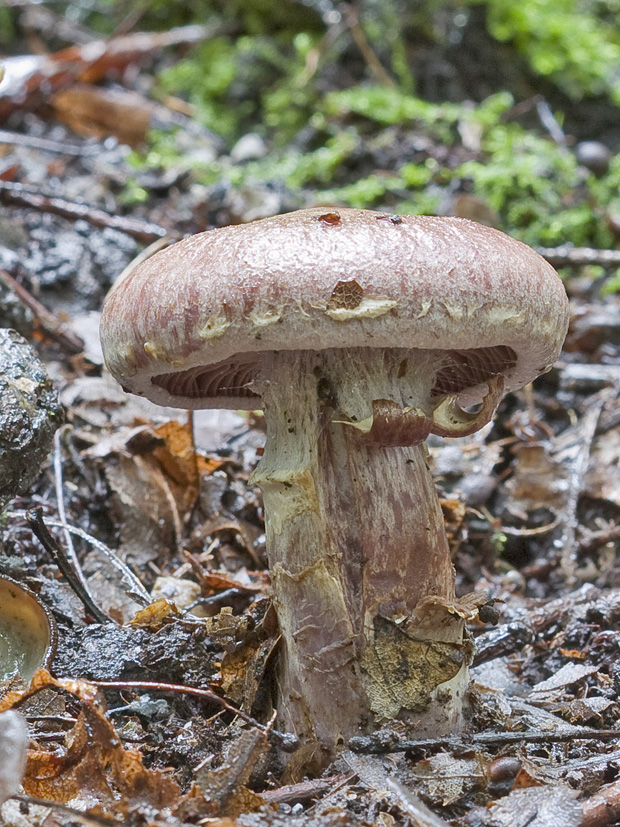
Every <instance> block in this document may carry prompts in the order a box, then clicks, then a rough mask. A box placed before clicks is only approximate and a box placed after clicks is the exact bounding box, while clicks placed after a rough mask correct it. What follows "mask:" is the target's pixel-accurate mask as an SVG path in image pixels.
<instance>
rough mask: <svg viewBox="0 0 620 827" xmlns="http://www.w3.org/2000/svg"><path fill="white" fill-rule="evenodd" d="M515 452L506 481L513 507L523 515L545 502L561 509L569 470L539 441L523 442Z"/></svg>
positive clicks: (546, 504)
mask: <svg viewBox="0 0 620 827" xmlns="http://www.w3.org/2000/svg"><path fill="white" fill-rule="evenodd" d="M513 452H514V455H515V465H514V470H513V475H512V477H511V478H510V479H509V480H507V482H506V489H507V490H508V491H509V493H510V495H511V498H512V499H511V502H510V506H509V507H510V510H511V511H512V512H513V513H515V514H520V515H521V516H523V517H525V516H526V515H527V513H528V511H530V510H532V509H536V508H541V507H543V506H544V507H547V508H551V509H553V510H554V511H556V512H559V511H562V509H563V507H564V506H565V503H566V491H567V485H566V478H567V472H566V469H565V468H564V467H563V466H562V464H561V463H560V462H559V461H558V460H557V459H554V458H553V457H551V456H550V455H549V453H548V451H547V449H546V448H545V446H544V445H542V444H541V443H538V442H532V443H520V444H518V445H515V447H514V448H513Z"/></svg>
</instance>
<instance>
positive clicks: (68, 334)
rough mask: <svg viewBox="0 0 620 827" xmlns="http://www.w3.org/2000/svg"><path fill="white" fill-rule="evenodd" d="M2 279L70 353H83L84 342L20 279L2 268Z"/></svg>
mask: <svg viewBox="0 0 620 827" xmlns="http://www.w3.org/2000/svg"><path fill="white" fill-rule="evenodd" d="M0 281H1V282H3V284H5V285H6V287H8V288H9V290H12V291H13V293H15V295H16V296H17V297H18V298H19V300H20V301H21V302H23V304H25V305H26V307H28V308H29V309H30V310H32V312H33V313H34V315H35V316H36V319H37V321H38V323H39V324H40V326H41V328H42V330H43V331H44V332H45V333H46V334H47V335H48V336H49V337H50V338H51V339H54V341H56V342H58V344H59V345H62V347H64V348H65V350H66V351H68V352H69V353H81V352H82V351H83V350H84V342H83V341H82V340H81V339H80V337H79V336H76V335H75V333H73V332H72V331H71V330H68V329H67V328H66V326H65V324H64V323H63V322H61V321H60V319H59V318H58V317H57V316H55V315H54V314H53V313H52V312H51V311H50V310H48V309H47V307H44V306H43V305H42V304H41V302H40V301H38V300H37V299H35V297H34V296H33V295H32V294H31V293H29V292H28V290H26V288H25V287H24V286H23V285H22V284H20V283H19V282H18V281H15V279H14V278H13V277H12V276H10V275H9V274H8V273H7V272H6V270H2V269H0Z"/></svg>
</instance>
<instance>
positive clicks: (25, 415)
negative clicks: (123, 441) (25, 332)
mask: <svg viewBox="0 0 620 827" xmlns="http://www.w3.org/2000/svg"><path fill="white" fill-rule="evenodd" d="M62 420H63V410H62V407H61V406H60V403H59V401H58V394H57V392H56V390H55V389H54V387H53V385H52V381H51V379H50V378H49V376H48V375H47V373H46V371H45V367H44V366H43V364H42V363H41V361H40V360H39V359H38V357H37V355H36V353H35V352H34V350H33V348H32V347H31V346H30V345H29V344H28V342H26V340H25V339H22V337H21V336H20V335H19V334H18V333H16V332H15V331H14V330H5V329H3V328H0V510H2V508H4V506H5V505H6V503H7V502H8V501H9V500H10V499H11V498H12V497H14V496H15V495H16V494H18V493H21V492H23V491H25V490H27V489H28V487H29V486H30V485H32V483H33V482H34V481H35V479H36V478H37V476H38V474H39V471H40V468H41V464H42V463H43V461H44V460H45V458H46V457H47V455H48V453H49V450H50V448H51V446H52V440H53V437H54V431H55V430H56V428H58V426H59V425H60V424H61V423H62Z"/></svg>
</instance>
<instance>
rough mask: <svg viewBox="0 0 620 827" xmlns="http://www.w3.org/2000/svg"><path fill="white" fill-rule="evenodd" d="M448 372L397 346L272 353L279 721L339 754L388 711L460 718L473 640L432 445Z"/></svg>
mask: <svg viewBox="0 0 620 827" xmlns="http://www.w3.org/2000/svg"><path fill="white" fill-rule="evenodd" d="M439 367H440V363H439V362H438V360H437V358H436V354H434V353H431V352H424V351H413V352H412V351H410V350H409V351H404V350H398V349H394V350H371V349H365V348H357V349H353V350H349V351H347V352H346V353H343V352H342V351H335V350H324V351H320V352H311V351H305V352H304V351H302V352H286V351H284V352H279V353H273V354H266V355H265V356H264V357H263V362H262V379H261V381H260V388H259V390H260V393H261V395H262V397H263V407H264V411H265V418H266V422H267V441H266V445H265V452H264V455H263V458H262V459H261V462H260V464H259V466H258V468H257V469H256V471H255V473H254V475H253V482H256V483H258V485H260V487H261V489H262V491H263V497H264V506H265V521H266V533H267V547H268V553H269V558H270V559H269V562H270V566H271V576H272V581H273V592H274V601H275V605H276V609H277V613H278V618H279V623H280V627H281V631H282V654H281V661H280V673H279V701H278V705H279V713H280V725H281V726H284V727H288V728H289V729H290V730H292V731H294V732H295V733H296V734H297V735H298V736H299V737H300V738H301V739H302V741H304V742H310V743H316V742H318V744H319V745H320V746H322V747H323V748H325V749H326V750H327V754H328V755H333V753H334V752H335V751H336V750H337V749H338V747H339V746H340V745H343V744H344V743H346V741H347V740H348V739H349V738H350V737H351V736H353V735H357V734H360V733H364V732H369V731H372V730H373V729H375V728H376V726H377V725H378V724H379V723H380V722H381V721H382V720H393V719H398V718H400V719H402V718H407V719H410V720H412V721H415V722H416V724H417V725H418V730H417V731H418V732H419V731H423V730H424V728H425V727H431V726H432V728H433V731H435V732H437V731H440V730H442V729H443V730H446V729H449V728H452V727H453V726H454V725H455V723H456V721H457V720H458V718H459V716H460V710H461V705H462V694H463V691H464V687H465V685H466V681H467V663H468V657H469V648H468V644H467V643H466V642H464V641H463V632H464V621H463V617H462V615H461V614H459V612H458V609H457V608H455V596H454V569H453V566H452V562H451V559H450V551H449V548H448V542H447V539H446V536H445V531H444V524H443V516H442V511H441V507H440V504H439V500H438V497H437V493H436V490H435V486H434V484H433V480H432V478H431V475H430V473H429V469H428V465H427V454H426V449H425V446H424V444H423V440H424V439H425V437H426V436H427V435H428V432H429V429H430V427H432V414H433V409H434V407H435V405H436V404H437V402H436V401H434V400H433V398H432V388H433V384H434V380H435V374H436V371H437V370H438V368H439ZM411 443H413V444H411ZM438 693H440V694H441V695H442V697H441V700H439V698H438Z"/></svg>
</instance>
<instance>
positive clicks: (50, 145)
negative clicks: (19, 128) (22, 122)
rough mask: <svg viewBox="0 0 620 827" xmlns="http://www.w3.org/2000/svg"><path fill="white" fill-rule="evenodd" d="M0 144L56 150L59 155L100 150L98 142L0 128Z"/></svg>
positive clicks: (81, 153) (78, 154)
mask: <svg viewBox="0 0 620 827" xmlns="http://www.w3.org/2000/svg"><path fill="white" fill-rule="evenodd" d="M0 144H11V145H12V146H27V147H30V148H31V149H40V150H42V151H43V152H57V153H58V154H60V155H77V156H82V157H83V156H84V155H96V154H97V153H99V152H101V145H100V144H87V143H81V144H79V145H78V144H70V143H67V142H66V141H52V140H51V139H50V138H38V137H37V136H36V135H24V134H22V133H21V132H9V131H8V130H6V129H0Z"/></svg>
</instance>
